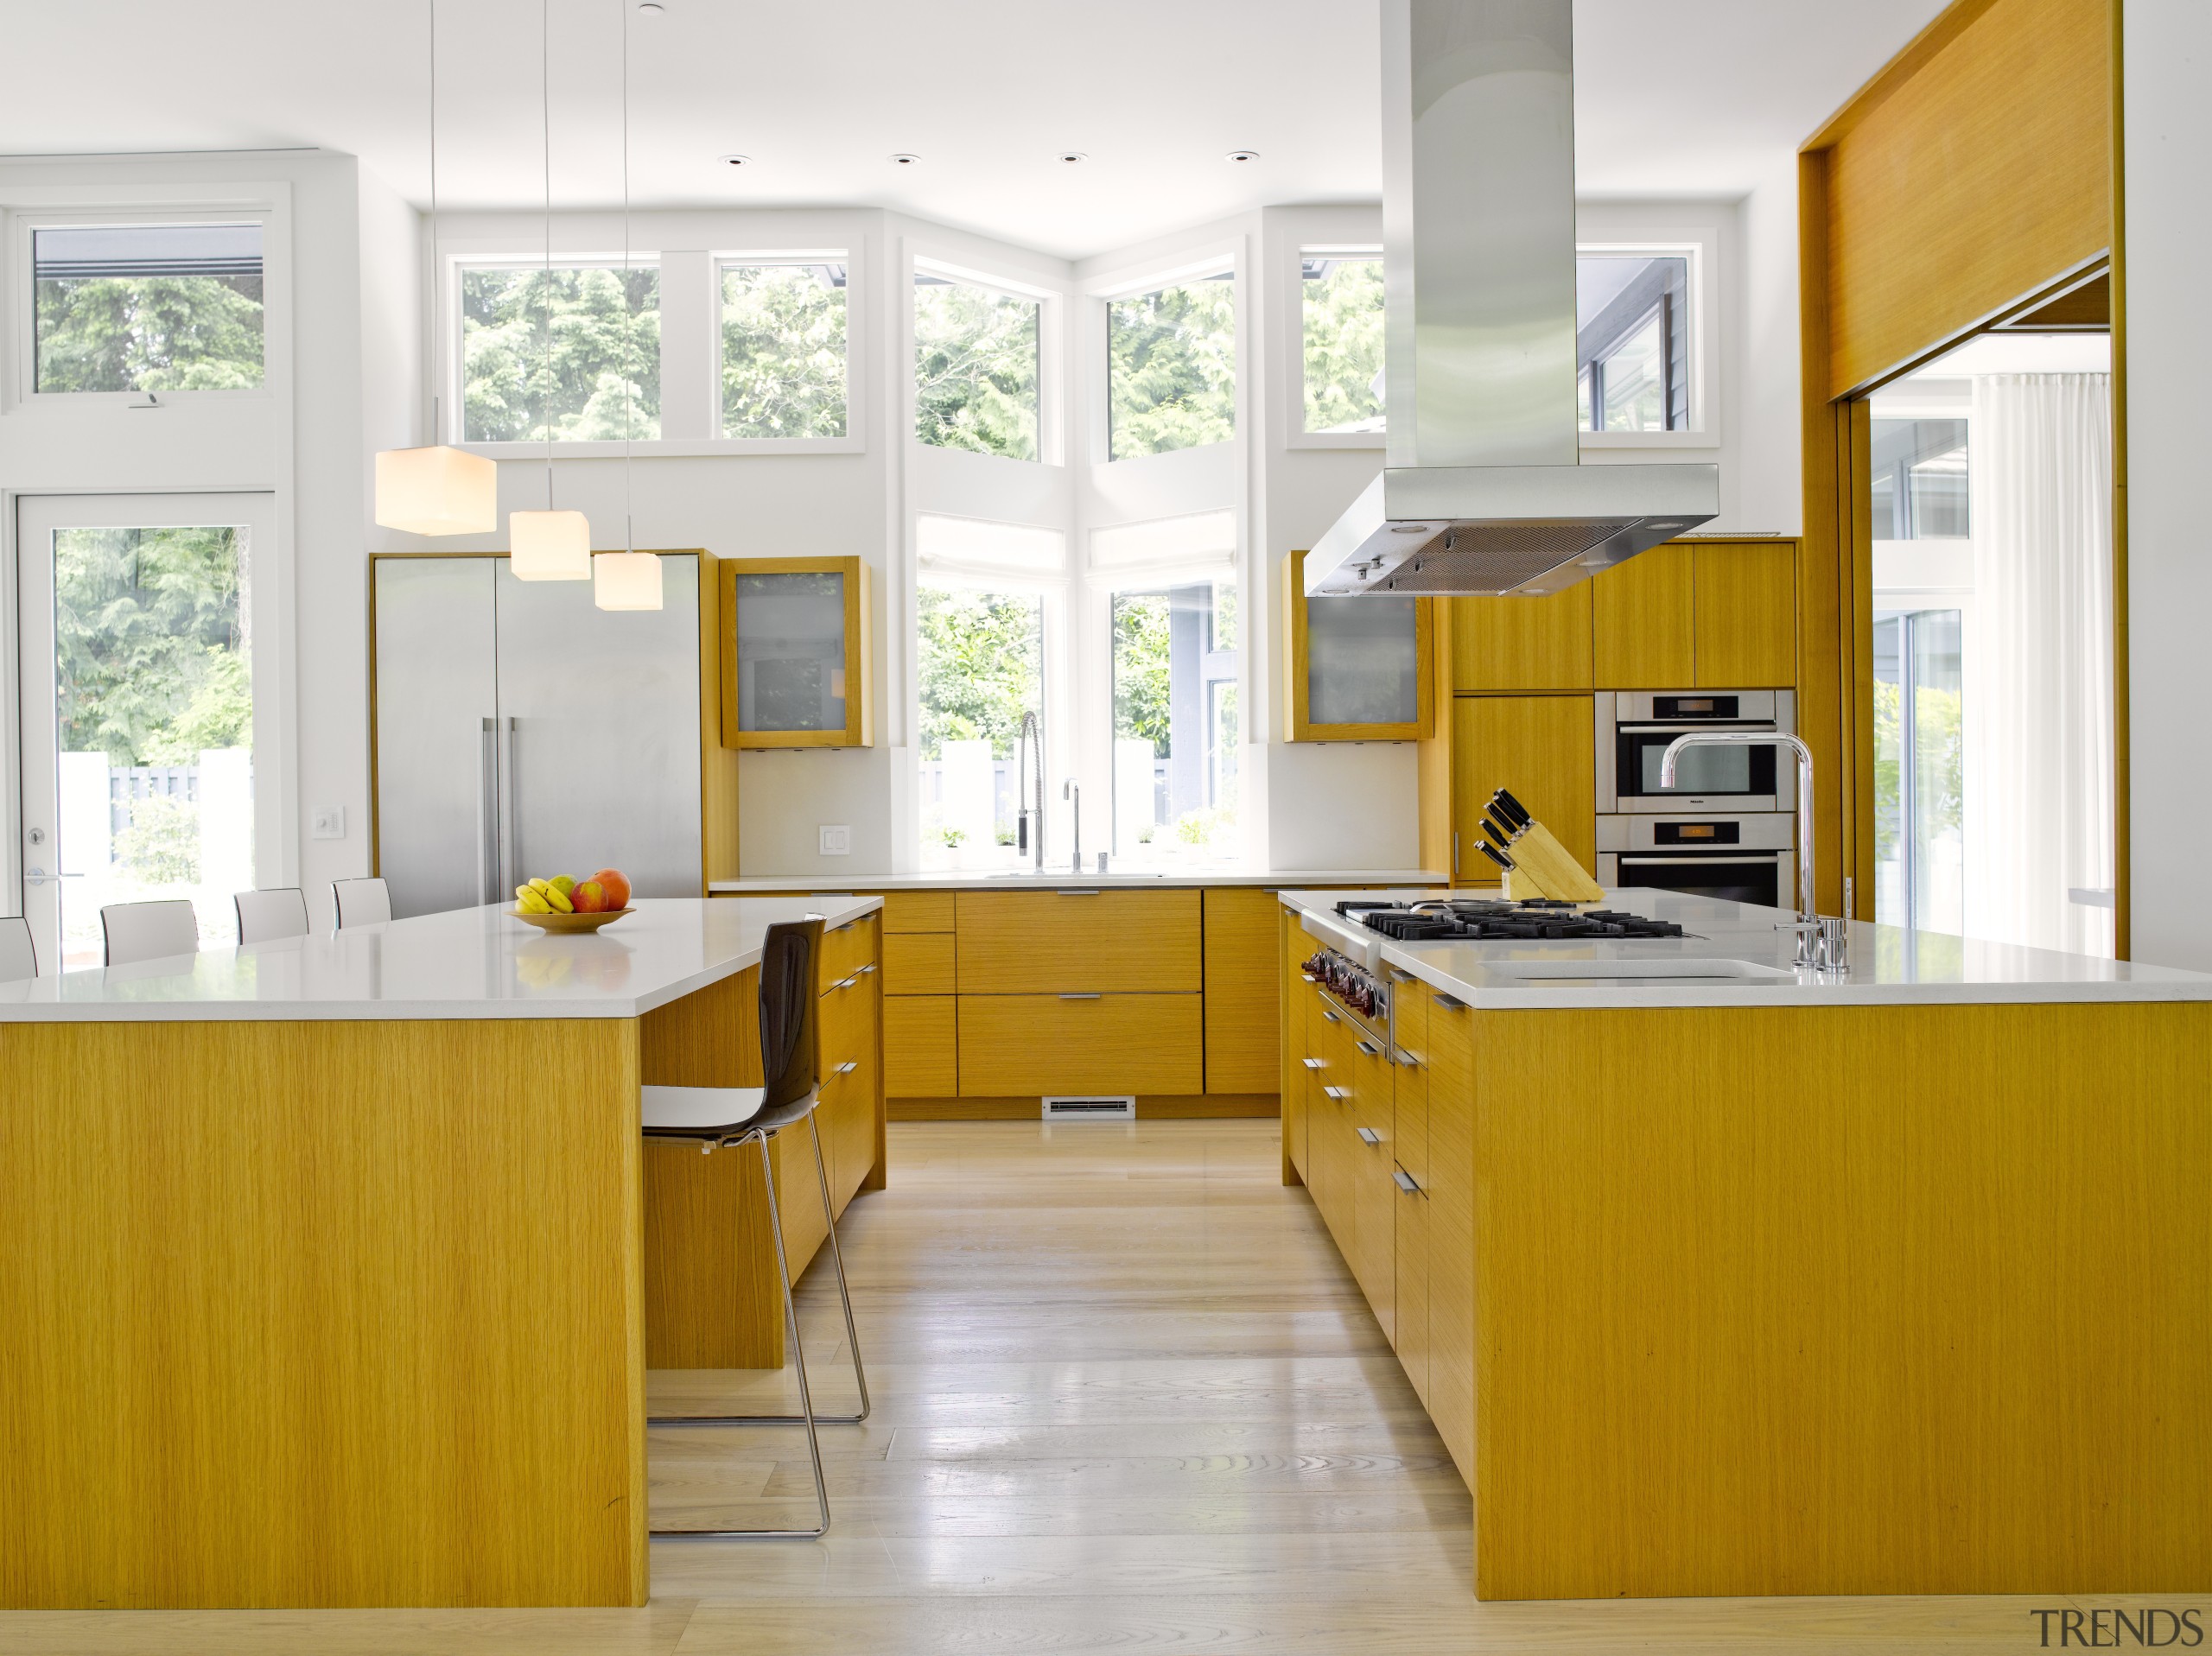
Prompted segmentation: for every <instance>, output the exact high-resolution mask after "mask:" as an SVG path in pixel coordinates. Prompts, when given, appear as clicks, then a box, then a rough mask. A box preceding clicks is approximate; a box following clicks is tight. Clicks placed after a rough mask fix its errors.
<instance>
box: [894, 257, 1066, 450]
mask: <svg viewBox="0 0 2212 1656" xmlns="http://www.w3.org/2000/svg"><path fill="white" fill-rule="evenodd" d="M1042 310H1043V307H1042V306H1040V305H1039V303H1038V302H1037V301H1035V300H1033V299H1020V298H1017V297H1015V296H1014V295H1011V294H1001V293H992V292H990V291H989V290H988V289H982V288H976V287H970V286H969V285H968V284H967V283H965V282H944V281H939V280H937V279H934V278H931V277H927V276H917V277H916V278H915V280H914V435H916V436H917V437H918V438H920V439H921V441H924V442H925V443H930V444H932V445H934V446H935V447H939V448H965V449H969V450H971V451H973V452H974V453H976V454H1002V455H1004V456H1005V457H1006V458H1007V459H1008V460H1035V459H1036V458H1037V356H1038V320H1039V315H1040V314H1041V312H1042Z"/></svg>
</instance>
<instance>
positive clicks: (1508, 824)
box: [1483, 799, 1516, 840]
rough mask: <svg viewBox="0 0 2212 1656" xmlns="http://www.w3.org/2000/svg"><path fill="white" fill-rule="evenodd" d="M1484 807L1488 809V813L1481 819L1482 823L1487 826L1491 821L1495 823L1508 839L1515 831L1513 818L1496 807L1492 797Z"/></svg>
mask: <svg viewBox="0 0 2212 1656" xmlns="http://www.w3.org/2000/svg"><path fill="white" fill-rule="evenodd" d="M1486 809H1488V810H1489V812H1490V815H1488V816H1486V817H1484V819H1483V821H1484V826H1485V827H1487V826H1489V825H1490V824H1491V823H1496V824H1497V828H1498V830H1499V831H1500V832H1501V833H1503V834H1504V835H1505V837H1506V838H1507V839H1508V840H1510V839H1511V838H1512V837H1513V835H1514V834H1515V833H1516V828H1515V825H1514V822H1513V819H1512V818H1511V817H1510V816H1508V815H1506V814H1505V813H1504V812H1503V811H1502V810H1500V809H1498V808H1497V801H1496V800H1494V799H1493V800H1492V801H1491V803H1490V804H1489V805H1488V807H1487V808H1486Z"/></svg>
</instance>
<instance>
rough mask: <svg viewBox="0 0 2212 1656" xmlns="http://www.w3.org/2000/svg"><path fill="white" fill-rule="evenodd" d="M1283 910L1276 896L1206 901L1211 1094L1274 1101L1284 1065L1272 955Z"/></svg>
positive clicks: (1221, 894) (1251, 894)
mask: <svg viewBox="0 0 2212 1656" xmlns="http://www.w3.org/2000/svg"><path fill="white" fill-rule="evenodd" d="M1281 913H1282V905H1281V903H1280V902H1279V901H1277V899H1276V898H1275V895H1274V892H1272V891H1251V890H1248V889H1239V888H1234V887H1224V888H1221V889H1217V890H1214V891H1208V892H1206V893H1205V918H1206V932H1205V969H1206V1091H1208V1092H1210V1093H1270V1092H1273V1091H1274V1089H1275V1085H1276V1082H1275V1076H1276V1074H1277V1070H1278V1069H1279V1066H1280V1065H1281V1062H1282V1060H1281V1037H1280V1033H1279V1031H1278V1030H1277V1027H1276V1026H1277V1025H1278V1024H1279V1023H1280V1021H1281V1013H1280V1010H1279V1008H1280V1002H1281V993H1282V989H1281V982H1280V977H1281V974H1280V973H1279V972H1278V970H1277V968H1276V962H1275V954H1276V950H1277V949H1279V948H1280V947H1281V939H1280V936H1279V923H1278V919H1277V917H1278V916H1280V915H1281Z"/></svg>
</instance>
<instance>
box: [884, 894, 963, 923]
mask: <svg viewBox="0 0 2212 1656" xmlns="http://www.w3.org/2000/svg"><path fill="white" fill-rule="evenodd" d="M883 929H884V930H885V931H887V932H893V931H950V930H952V893H951V892H950V891H886V892H885V893H884V894H883Z"/></svg>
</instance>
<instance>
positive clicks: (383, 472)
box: [377, 444, 499, 535]
mask: <svg viewBox="0 0 2212 1656" xmlns="http://www.w3.org/2000/svg"><path fill="white" fill-rule="evenodd" d="M377 522H378V523H381V524H382V525H383V526H384V527H385V528H386V529H404V530H406V531H407V532H408V533H409V534H410V535H489V534H490V533H491V532H492V531H493V530H496V529H497V528H499V467H498V466H495V465H493V463H492V462H491V461H490V460H486V459H485V458H484V456H483V455H481V454H470V453H469V452H468V451H467V449H463V448H453V447H446V446H444V445H442V444H441V445H440V446H438V447H434V448H387V449H385V450H384V451H383V452H382V453H381V454H378V456H377Z"/></svg>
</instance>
